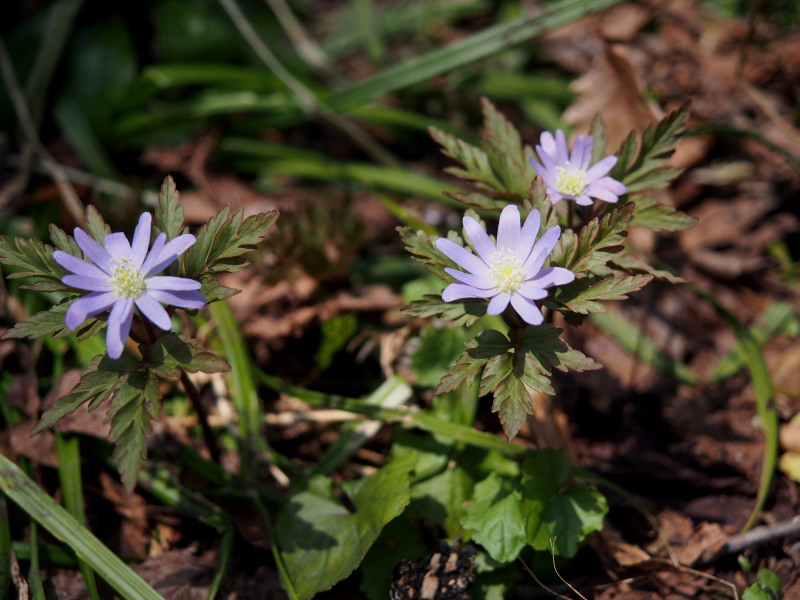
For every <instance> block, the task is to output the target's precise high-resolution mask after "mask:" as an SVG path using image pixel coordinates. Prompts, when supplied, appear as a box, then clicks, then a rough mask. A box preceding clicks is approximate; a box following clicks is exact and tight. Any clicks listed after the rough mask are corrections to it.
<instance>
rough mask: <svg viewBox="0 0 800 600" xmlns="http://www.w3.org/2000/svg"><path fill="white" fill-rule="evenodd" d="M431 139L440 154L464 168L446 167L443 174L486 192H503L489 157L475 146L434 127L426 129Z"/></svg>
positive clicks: (501, 184)
mask: <svg viewBox="0 0 800 600" xmlns="http://www.w3.org/2000/svg"><path fill="white" fill-rule="evenodd" d="M428 131H429V132H430V134H431V137H432V138H433V139H434V140H436V142H438V144H439V145H440V146H441V147H442V152H443V153H444V154H445V155H446V156H449V157H450V158H452V159H453V160H455V161H456V162H459V163H461V165H462V166H463V167H464V168H463V169H462V168H458V167H448V168H446V169H445V172H447V173H450V174H451V175H454V176H456V177H458V178H460V179H465V180H467V181H471V182H472V183H473V184H474V185H475V186H476V187H478V188H480V189H483V190H487V191H503V188H504V186H503V183H502V182H501V181H500V179H498V177H497V175H496V174H495V172H494V170H493V169H492V164H491V161H490V160H489V155H488V154H486V152H484V151H483V150H481V149H480V148H478V147H477V146H473V145H472V144H470V143H468V142H465V141H464V140H461V139H459V138H457V137H455V136H454V135H450V134H449V133H445V132H444V131H441V130H439V129H436V128H435V127H431V128H429V129H428Z"/></svg>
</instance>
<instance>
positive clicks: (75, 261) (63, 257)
mask: <svg viewBox="0 0 800 600" xmlns="http://www.w3.org/2000/svg"><path fill="white" fill-rule="evenodd" d="M53 258H54V259H55V260H56V262H57V263H58V264H60V265H61V266H62V267H64V268H65V269H67V270H68V271H72V272H73V273H75V274H76V275H85V276H86V277H96V278H98V279H102V278H108V275H107V274H106V273H104V272H103V271H101V270H100V269H99V268H98V267H96V266H95V265H93V264H92V263H89V262H86V261H85V260H81V259H80V258H78V257H77V256H72V254H68V253H66V252H62V251H61V250H56V251H55V252H53Z"/></svg>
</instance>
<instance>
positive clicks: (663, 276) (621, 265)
mask: <svg viewBox="0 0 800 600" xmlns="http://www.w3.org/2000/svg"><path fill="white" fill-rule="evenodd" d="M609 265H610V266H611V267H613V268H615V269H619V270H620V271H625V272H627V273H631V274H637V273H641V274H647V275H652V276H653V277H655V278H656V279H658V280H660V281H668V282H669V283H686V280H685V279H684V278H683V277H681V276H679V275H676V274H675V273H673V272H671V271H667V270H665V269H656V268H655V267H653V266H651V265H650V264H649V263H647V262H645V261H643V260H640V259H638V258H635V257H634V256H631V255H630V253H628V252H622V253H620V254H617V255H616V256H614V258H612V259H611V261H610V262H609Z"/></svg>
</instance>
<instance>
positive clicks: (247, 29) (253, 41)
mask: <svg viewBox="0 0 800 600" xmlns="http://www.w3.org/2000/svg"><path fill="white" fill-rule="evenodd" d="M219 2H220V4H222V8H224V9H225V12H227V13H228V16H229V17H230V19H231V21H233V24H234V25H235V26H236V28H237V29H238V30H239V33H241V34H242V36H243V37H244V38H245V40H247V43H248V44H250V48H252V50H253V52H255V53H256V55H257V56H258V57H259V58H260V59H261V60H262V61H263V62H264V64H265V65H267V67H269V68H270V69H271V70H272V72H273V73H275V76H276V77H278V79H280V80H281V81H282V82H283V84H284V85H285V86H286V87H288V88H289V90H290V91H291V92H292V94H293V95H294V97H295V98H296V99H297V101H298V102H299V103H300V108H302V109H303V110H304V111H305V112H306V114H309V115H318V116H320V117H321V118H322V119H324V120H326V121H327V122H328V123H330V124H331V125H333V126H334V127H336V128H337V129H339V130H340V131H341V132H342V133H344V134H345V135H347V136H348V137H349V138H350V139H352V140H353V141H354V142H355V143H357V144H358V145H359V146H361V148H362V149H363V150H364V152H366V153H367V154H369V155H370V157H372V159H373V160H375V161H376V162H379V163H381V164H384V165H389V166H393V167H397V166H400V162H399V161H398V160H397V159H396V158H395V157H394V156H393V155H392V154H391V153H390V152H389V151H388V150H386V149H385V148H383V147H382V146H381V145H380V144H378V143H376V142H375V141H374V140H373V139H372V138H370V137H369V135H367V134H366V133H365V132H364V131H363V130H362V129H361V128H360V127H358V125H356V124H355V123H353V122H352V121H350V120H349V119H347V118H345V117H343V116H341V115H339V114H337V113H336V112H334V111H332V110H331V109H330V108H328V107H327V106H325V105H324V104H322V103H321V102H319V101H318V100H317V98H316V96H314V94H313V93H312V92H311V90H309V89H308V88H307V87H306V86H305V85H303V83H302V82H301V81H300V80H299V79H297V78H296V77H295V76H294V75H292V74H291V73H290V72H289V71H288V70H287V69H286V67H284V66H283V64H282V63H281V62H280V61H279V60H278V59H277V58H276V57H275V55H274V54H273V53H272V51H271V50H270V49H269V48H268V47H267V45H266V44H265V43H264V42H263V40H262V39H261V38H260V37H259V36H258V33H256V30H255V29H253V26H252V25H251V24H250V22H249V21H248V20H247V18H246V17H245V16H244V13H242V9H241V8H239V5H238V4H237V3H236V0H219Z"/></svg>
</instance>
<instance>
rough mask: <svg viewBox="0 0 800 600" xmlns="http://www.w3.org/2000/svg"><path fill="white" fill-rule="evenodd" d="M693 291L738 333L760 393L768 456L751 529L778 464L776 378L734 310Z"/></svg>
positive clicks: (749, 524) (758, 407) (748, 526)
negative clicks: (772, 375) (774, 387)
mask: <svg viewBox="0 0 800 600" xmlns="http://www.w3.org/2000/svg"><path fill="white" fill-rule="evenodd" d="M692 290H693V291H694V293H695V294H697V296H698V297H700V298H701V299H703V300H705V301H706V302H708V304H709V305H711V306H712V307H713V308H714V310H716V311H717V314H718V315H719V316H720V317H721V318H722V320H723V321H725V323H726V324H727V325H728V327H730V328H731V330H732V331H733V332H734V334H735V335H736V338H737V340H738V343H739V344H741V346H740V348H741V355H742V358H743V359H744V362H745V364H746V365H747V370H748V371H749V372H750V379H751V381H752V383H753V391H754V392H755V395H756V411H757V413H758V417H759V420H760V421H761V427H762V429H763V432H764V456H763V458H762V461H761V478H760V481H759V485H758V493H757V495H756V505H755V506H754V507H753V512H752V513H751V514H750V518H749V519H747V523H745V525H744V527H743V528H742V531H747V530H748V529H751V528H752V527H753V526H754V525H755V524H756V522H757V521H758V518H759V516H760V515H761V511H762V510H763V508H764V504H765V502H766V501H767V496H768V494H769V490H770V487H771V486H772V477H773V475H774V474H775V467H776V465H777V463H778V412H777V410H775V405H774V401H773V400H774V394H773V388H772V378H771V377H770V374H769V369H767V363H766V361H765V360H764V353H763V352H762V351H761V345H760V344H759V343H758V341H757V340H756V339H755V337H754V336H753V334H752V332H751V331H750V330H749V329H748V328H746V327H745V326H744V325H742V324H741V323H740V322H739V320H738V319H737V318H736V317H735V316H734V315H733V313H731V312H730V311H728V310H727V309H726V308H725V307H724V306H722V305H721V304H720V303H719V302H717V300H716V298H714V297H713V296H711V295H710V294H707V293H706V292H704V291H703V290H701V289H699V288H697V287H694V286H692Z"/></svg>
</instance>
